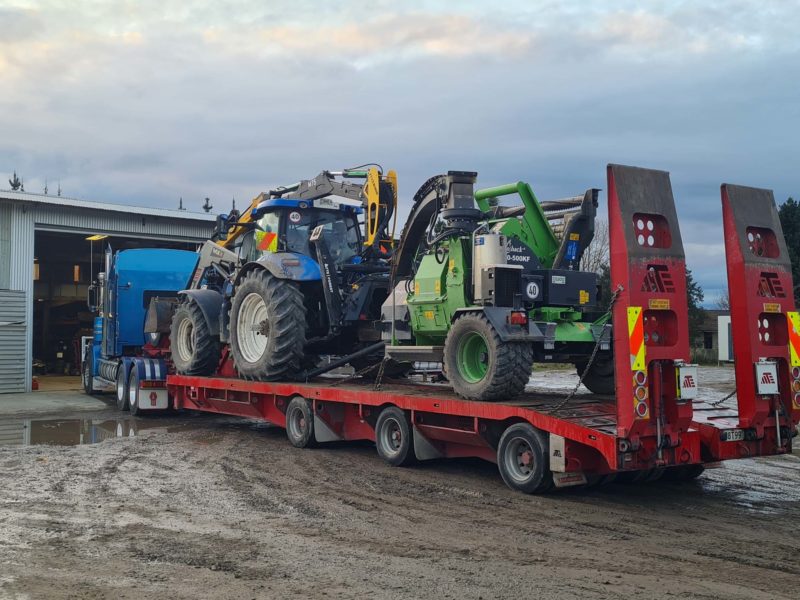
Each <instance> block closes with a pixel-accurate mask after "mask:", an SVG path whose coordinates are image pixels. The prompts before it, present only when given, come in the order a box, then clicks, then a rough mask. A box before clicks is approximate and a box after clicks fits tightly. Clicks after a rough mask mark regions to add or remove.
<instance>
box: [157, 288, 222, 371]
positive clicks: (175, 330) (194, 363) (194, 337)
mask: <svg viewBox="0 0 800 600" xmlns="http://www.w3.org/2000/svg"><path fill="white" fill-rule="evenodd" d="M169 345H170V349H171V351H172V362H173V363H174V365H175V371H177V372H178V373H180V374H181V375H210V374H211V373H213V372H214V370H215V369H216V368H217V364H218V363H219V356H220V347H219V338H218V337H217V336H215V335H212V333H211V331H210V329H209V328H208V323H207V322H206V318H205V317H204V316H203V311H202V310H201V309H200V306H199V305H198V304H197V303H196V302H193V301H192V300H184V301H182V302H181V303H180V304H179V305H178V308H176V309H175V314H174V315H173V316H172V324H171V325H170V333H169Z"/></svg>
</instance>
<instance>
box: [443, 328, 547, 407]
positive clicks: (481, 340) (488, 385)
mask: <svg viewBox="0 0 800 600" xmlns="http://www.w3.org/2000/svg"><path fill="white" fill-rule="evenodd" d="M532 368H533V346H531V344H529V343H526V342H503V341H502V340H501V339H500V336H499V335H498V334H497V331H496V330H495V328H494V327H493V326H492V324H491V323H490V322H489V320H488V319H487V318H486V317H485V316H484V315H482V314H478V313H473V314H466V315H464V316H462V317H459V318H458V319H456V321H455V323H453V326H452V327H451V328H450V331H449V332H448V334H447V339H446V340H445V342H444V364H443V369H444V374H445V377H447V379H449V380H450V383H451V384H452V385H453V389H454V390H455V392H456V393H457V394H458V395H459V396H461V397H463V398H466V399H467V400H508V399H510V398H513V397H514V396H516V395H518V394H520V393H521V392H522V391H523V390H524V389H525V385H526V384H527V383H528V380H529V379H530V377H531V369H532Z"/></svg>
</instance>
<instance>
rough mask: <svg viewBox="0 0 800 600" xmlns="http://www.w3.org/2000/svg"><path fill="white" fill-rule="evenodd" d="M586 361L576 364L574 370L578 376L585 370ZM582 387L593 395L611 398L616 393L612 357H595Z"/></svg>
mask: <svg viewBox="0 0 800 600" xmlns="http://www.w3.org/2000/svg"><path fill="white" fill-rule="evenodd" d="M587 364H588V361H582V362H576V363H575V368H576V370H577V371H578V376H579V377H580V376H581V374H582V373H583V372H584V370H586V365H587ZM583 385H585V386H586V389H588V390H589V391H590V392H592V393H593V394H603V395H605V396H613V395H614V393H616V386H615V384H614V359H613V357H608V358H606V357H599V356H597V357H595V359H594V362H593V363H592V367H591V368H590V369H589V372H588V373H587V374H586V377H584V378H583Z"/></svg>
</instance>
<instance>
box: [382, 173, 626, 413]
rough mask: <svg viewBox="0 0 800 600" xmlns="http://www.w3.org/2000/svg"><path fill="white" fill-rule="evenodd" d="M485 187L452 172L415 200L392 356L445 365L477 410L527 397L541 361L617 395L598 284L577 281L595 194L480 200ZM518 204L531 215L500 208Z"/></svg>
mask: <svg viewBox="0 0 800 600" xmlns="http://www.w3.org/2000/svg"><path fill="white" fill-rule="evenodd" d="M476 178H477V173H473V172H465V171H450V172H448V174H447V175H440V176H437V177H433V178H431V179H429V180H428V181H427V182H426V183H425V184H424V185H423V186H422V188H420V190H419V191H418V192H417V194H416V196H415V197H414V205H413V207H412V210H411V214H410V216H409V219H408V221H407V222H406V225H405V228H404V230H403V234H402V236H401V238H400V244H399V247H398V249H397V252H396V254H395V258H394V264H393V271H392V288H391V289H392V290H393V291H392V293H391V294H390V297H389V298H388V299H387V300H386V302H385V303H384V305H383V308H382V320H383V337H384V340H386V342H387V346H386V354H387V356H388V357H390V358H392V359H393V360H396V361H405V362H412V361H428V362H435V363H441V364H442V372H443V374H444V376H445V377H446V378H447V379H448V380H449V381H450V383H451V384H452V386H453V388H454V390H455V391H456V392H457V393H458V394H459V395H460V396H462V397H464V398H468V399H471V400H503V399H509V398H511V397H513V396H515V395H517V394H519V393H520V392H522V391H523V389H524V388H525V385H526V384H527V383H528V380H529V379H530V375H531V370H532V367H533V363H534V361H536V362H560V363H565V362H566V363H574V364H575V365H576V366H577V368H578V370H579V372H580V373H581V374H582V376H583V383H584V384H585V385H586V386H587V387H588V388H589V389H590V390H592V391H594V392H596V393H612V392H613V389H614V371H613V361H612V360H611V355H610V341H611V330H610V329H611V325H610V324H609V323H608V316H607V315H604V314H603V311H601V310H599V309H598V308H597V304H598V298H597V296H598V288H597V275H596V274H595V273H592V272H586V271H581V270H580V262H581V257H582V256H583V253H584V251H585V250H586V247H587V246H588V245H589V243H590V242H591V240H592V238H593V236H594V220H595V213H596V210H597V192H598V190H596V189H590V190H587V191H586V193H585V194H584V195H583V196H579V197H575V198H568V199H565V200H556V201H551V202H539V201H538V200H537V198H536V196H535V194H534V193H533V190H532V189H531V187H530V185H528V184H527V183H523V182H519V183H514V184H509V185H503V186H499V187H494V188H489V189H484V190H478V191H477V192H476V191H475V189H474V187H475V181H476ZM512 196H513V197H514V198H515V199H516V200H517V202H518V201H520V200H521V202H522V204H514V205H511V206H506V205H504V204H503V203H501V200H504V199H507V197H512ZM552 221H557V222H558V223H559V225H560V226H559V228H558V229H557V230H554V227H553V226H552V225H551V222H552Z"/></svg>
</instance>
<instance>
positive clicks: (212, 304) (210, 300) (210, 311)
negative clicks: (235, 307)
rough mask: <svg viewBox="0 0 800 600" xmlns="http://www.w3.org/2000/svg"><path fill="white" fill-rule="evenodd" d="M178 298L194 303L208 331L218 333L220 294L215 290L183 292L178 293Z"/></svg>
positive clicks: (220, 305) (220, 307)
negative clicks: (200, 312)
mask: <svg viewBox="0 0 800 600" xmlns="http://www.w3.org/2000/svg"><path fill="white" fill-rule="evenodd" d="M178 297H180V298H187V299H191V300H192V301H194V302H196V303H197V305H198V306H199V307H200V310H201V311H202V313H203V317H205V319H206V323H208V330H209V331H211V332H217V335H219V333H220V323H219V318H220V313H221V311H222V294H220V293H219V292H217V291H216V290H207V289H199V290H183V291H181V292H178Z"/></svg>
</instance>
